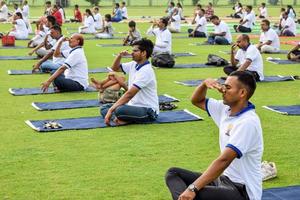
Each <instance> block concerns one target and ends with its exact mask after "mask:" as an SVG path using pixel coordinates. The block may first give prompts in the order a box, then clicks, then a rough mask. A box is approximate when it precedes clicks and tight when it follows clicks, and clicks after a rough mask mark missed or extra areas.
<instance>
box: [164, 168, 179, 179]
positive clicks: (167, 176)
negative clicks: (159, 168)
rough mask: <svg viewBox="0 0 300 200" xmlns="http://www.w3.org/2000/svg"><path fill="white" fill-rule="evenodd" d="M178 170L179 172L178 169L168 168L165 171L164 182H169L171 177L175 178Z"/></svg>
mask: <svg viewBox="0 0 300 200" xmlns="http://www.w3.org/2000/svg"><path fill="white" fill-rule="evenodd" d="M178 170H179V168H178V167H171V168H169V169H168V170H167V172H166V174H165V180H166V182H168V180H170V179H171V178H172V177H174V176H176V174H177V172H178Z"/></svg>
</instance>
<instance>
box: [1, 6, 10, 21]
mask: <svg viewBox="0 0 300 200" xmlns="http://www.w3.org/2000/svg"><path fill="white" fill-rule="evenodd" d="M7 20H8V8H7V6H6V3H5V1H1V2H0V22H6V21H7Z"/></svg>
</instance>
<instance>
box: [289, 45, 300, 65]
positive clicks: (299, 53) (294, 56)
mask: <svg viewBox="0 0 300 200" xmlns="http://www.w3.org/2000/svg"><path fill="white" fill-rule="evenodd" d="M299 49H300V42H299V43H298V45H297V46H295V47H294V48H293V49H292V50H291V51H290V52H289V53H288V55H287V58H288V59H289V60H293V61H297V62H300V50H299Z"/></svg>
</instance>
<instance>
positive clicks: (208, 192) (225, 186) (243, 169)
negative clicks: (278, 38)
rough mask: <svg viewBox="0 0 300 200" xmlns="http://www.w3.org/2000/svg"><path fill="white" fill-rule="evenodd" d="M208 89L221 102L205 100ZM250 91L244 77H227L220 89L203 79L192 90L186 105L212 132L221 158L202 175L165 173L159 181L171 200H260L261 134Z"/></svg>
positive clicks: (248, 77) (178, 171) (240, 74)
mask: <svg viewBox="0 0 300 200" xmlns="http://www.w3.org/2000/svg"><path fill="white" fill-rule="evenodd" d="M208 89H216V90H218V91H219V92H220V93H221V94H222V97H223V101H222V100H216V99H213V98H208V97H207V96H206V93H207V90H208ZM255 89H256V82H255V80H254V78H253V76H252V75H251V74H250V73H248V72H244V71H237V72H233V73H232V74H231V75H230V76H229V77H228V78H227V79H226V81H225V84H223V85H220V83H218V82H217V81H216V80H214V79H206V80H204V81H203V82H202V83H201V84H200V85H199V86H198V87H197V88H196V89H195V91H194V93H193V95H192V103H193V104H194V105H195V106H197V107H199V108H200V109H202V110H204V111H206V112H207V113H208V115H209V116H210V117H211V118H212V120H213V121H214V122H215V124H216V125H217V126H218V128H219V147H220V151H221V152H220V155H219V156H218V157H217V158H216V159H215V160H214V161H213V162H212V163H211V164H210V166H209V167H208V168H207V169H206V171H205V172H204V173H198V172H193V171H189V170H186V169H181V168H175V167H172V168H170V169H169V170H168V172H167V173H166V178H165V179H166V184H167V186H168V188H169V190H170V192H171V194H172V197H173V200H181V199H182V200H183V199H184V200H202V199H220V200H221V199H222V200H233V199H234V200H260V199H261V197H262V175H261V160H262V155H263V148H264V147H263V134H262V128H261V123H260V119H259V117H258V116H257V114H256V112H255V106H254V105H253V104H252V103H250V102H249V99H250V98H251V97H252V95H253V93H254V91H255ZM194 154H197V153H194ZM194 154H193V153H190V158H189V159H193V158H194V157H193V156H194ZM200 154H201V153H200Z"/></svg>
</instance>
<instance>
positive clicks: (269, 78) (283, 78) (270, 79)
mask: <svg viewBox="0 0 300 200" xmlns="http://www.w3.org/2000/svg"><path fill="white" fill-rule="evenodd" d="M294 80H295V78H294V77H293V76H265V79H264V80H263V81H260V82H262V83H268V82H281V81H294ZM202 81H203V80H187V81H175V83H178V84H181V85H185V86H198V85H199V84H201V83H202ZM218 82H220V83H224V82H225V80H224V79H218Z"/></svg>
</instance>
